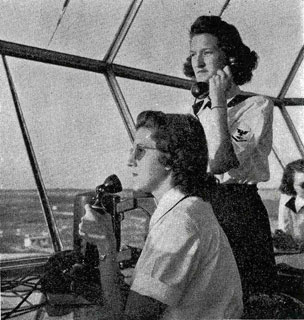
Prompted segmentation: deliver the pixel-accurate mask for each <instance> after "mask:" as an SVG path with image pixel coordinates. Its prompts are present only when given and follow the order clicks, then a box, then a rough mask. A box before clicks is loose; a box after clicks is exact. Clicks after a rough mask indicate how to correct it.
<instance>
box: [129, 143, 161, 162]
mask: <svg viewBox="0 0 304 320" xmlns="http://www.w3.org/2000/svg"><path fill="white" fill-rule="evenodd" d="M149 149H150V150H157V148H154V147H148V146H141V145H136V147H135V149H134V148H133V147H132V148H131V149H130V155H132V156H133V157H134V159H135V160H141V159H142V158H143V157H144V156H145V154H146V150H149Z"/></svg>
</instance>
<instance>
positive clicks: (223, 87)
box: [209, 66, 232, 106]
mask: <svg viewBox="0 0 304 320" xmlns="http://www.w3.org/2000/svg"><path fill="white" fill-rule="evenodd" d="M231 84H232V73H231V70H230V67H229V66H225V67H224V69H223V70H221V69H219V70H217V73H216V74H215V75H213V76H212V77H211V78H210V79H209V97H210V100H211V102H212V105H217V106H225V105H226V103H227V99H226V92H227V91H228V90H229V88H230V87H231Z"/></svg>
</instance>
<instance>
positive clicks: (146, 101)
mask: <svg viewBox="0 0 304 320" xmlns="http://www.w3.org/2000/svg"><path fill="white" fill-rule="evenodd" d="M118 82H119V85H120V86H121V89H122V92H123V94H124V96H125V99H126V101H127V104H128V106H129V108H130V111H131V114H132V116H133V118H134V119H136V117H137V115H138V114H139V113H140V112H141V111H144V110H160V111H163V112H168V113H186V112H189V111H190V108H191V105H192V104H193V101H194V98H193V97H192V95H191V93H190V91H189V90H184V89H177V88H172V87H167V86H161V85H155V84H151V83H147V82H139V81H133V80H128V79H122V78H119V79H118ZM134 92H136V94H134Z"/></svg>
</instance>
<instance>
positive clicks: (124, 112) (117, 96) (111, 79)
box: [105, 69, 135, 143]
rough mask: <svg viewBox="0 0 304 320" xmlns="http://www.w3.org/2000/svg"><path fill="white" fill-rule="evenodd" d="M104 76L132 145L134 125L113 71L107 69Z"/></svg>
mask: <svg viewBox="0 0 304 320" xmlns="http://www.w3.org/2000/svg"><path fill="white" fill-rule="evenodd" d="M105 76H106V79H107V82H108V85H109V87H110V90H111V92H112V95H113V98H114V100H115V102H116V105H117V108H118V111H119V113H120V115H121V117H122V120H123V122H124V124H125V127H126V129H127V132H128V135H129V138H130V140H131V143H133V141H134V134H135V123H134V120H133V117H132V115H131V113H130V110H129V107H128V105H127V102H126V100H125V98H124V96H123V94H122V92H121V89H120V87H119V84H118V82H117V80H116V78H115V75H114V73H113V71H112V70H110V69H109V70H108V72H107V73H106V74H105Z"/></svg>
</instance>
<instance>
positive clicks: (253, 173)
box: [197, 91, 273, 184]
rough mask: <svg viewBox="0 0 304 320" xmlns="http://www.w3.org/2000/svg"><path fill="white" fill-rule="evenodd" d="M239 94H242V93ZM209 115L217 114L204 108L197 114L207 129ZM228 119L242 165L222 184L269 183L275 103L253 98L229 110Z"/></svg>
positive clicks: (222, 180) (222, 179)
mask: <svg viewBox="0 0 304 320" xmlns="http://www.w3.org/2000/svg"><path fill="white" fill-rule="evenodd" d="M239 93H240V94H242V93H241V91H239ZM230 100H232V99H229V100H228V102H229V101H230ZM209 112H213V111H212V110H210V109H209V108H206V109H203V108H201V109H200V111H199V112H198V114H197V117H198V118H199V120H200V122H201V123H202V125H203V127H204V125H207V124H206V121H208V113H209ZM227 117H228V128H229V132H230V135H231V141H232V144H233V148H234V152H235V154H236V156H237V158H238V161H239V163H240V165H239V167H238V168H236V169H232V170H230V171H228V172H226V173H225V174H223V175H220V176H218V178H219V180H220V182H222V183H248V184H256V183H258V182H261V181H267V180H269V177H270V173H269V162H268V156H269V154H270V151H271V146H272V121H273V102H272V101H271V100H270V99H269V98H266V97H263V96H252V97H249V98H247V99H246V100H244V101H242V102H240V103H239V104H237V105H236V106H233V107H231V108H228V110H227Z"/></svg>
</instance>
